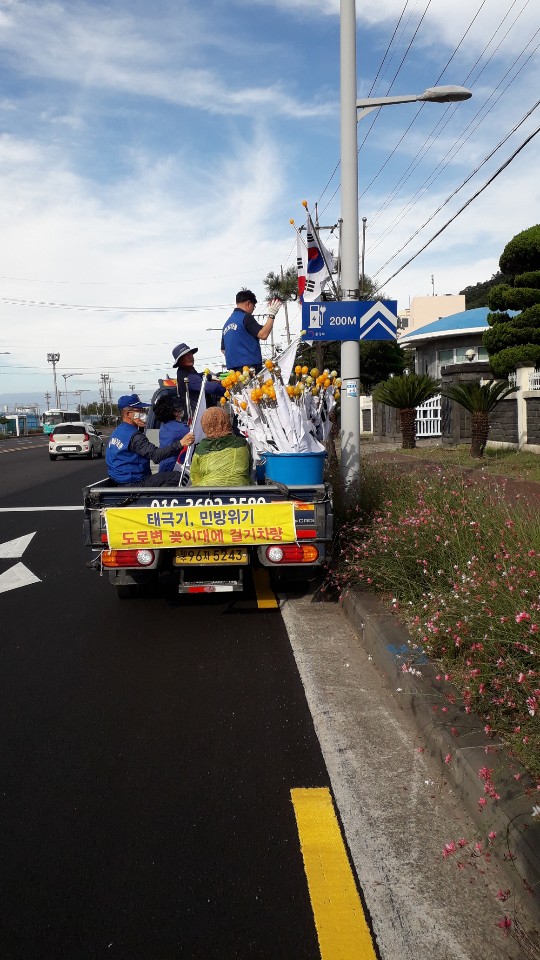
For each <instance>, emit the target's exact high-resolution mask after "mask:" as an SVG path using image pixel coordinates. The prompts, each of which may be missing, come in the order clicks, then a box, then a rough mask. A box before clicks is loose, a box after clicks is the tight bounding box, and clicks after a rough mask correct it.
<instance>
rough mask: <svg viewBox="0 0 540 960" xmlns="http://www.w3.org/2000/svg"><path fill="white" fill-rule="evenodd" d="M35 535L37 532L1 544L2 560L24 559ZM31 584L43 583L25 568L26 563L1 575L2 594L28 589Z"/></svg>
mask: <svg viewBox="0 0 540 960" xmlns="http://www.w3.org/2000/svg"><path fill="white" fill-rule="evenodd" d="M35 535H36V531H35V530H34V533H27V534H26V536H24V537H17V538H16V539H15V540H6V542H5V543H0V559H2V560H10V559H11V558H14V559H17V558H18V557H22V555H23V553H24V551H25V550H26V548H27V546H28V544H29V543H30V541H31V540H32V538H33V537H35ZM31 583H41V580H40V579H39V577H36V575H35V574H34V573H32V571H31V570H29V569H28V567H25V565H24V563H16V564H15V566H14V567H10V569H9V570H6V571H5V573H2V574H1V575H0V593H7V592H8V590H17V588H18V587H27V586H29V584H31Z"/></svg>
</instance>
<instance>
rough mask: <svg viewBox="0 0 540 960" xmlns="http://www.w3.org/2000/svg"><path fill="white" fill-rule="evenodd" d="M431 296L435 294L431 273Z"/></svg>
mask: <svg viewBox="0 0 540 960" xmlns="http://www.w3.org/2000/svg"><path fill="white" fill-rule="evenodd" d="M431 296H432V297H434V296H435V277H434V276H433V274H431Z"/></svg>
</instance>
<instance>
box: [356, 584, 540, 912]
mask: <svg viewBox="0 0 540 960" xmlns="http://www.w3.org/2000/svg"><path fill="white" fill-rule="evenodd" d="M343 609H344V611H345V614H346V616H347V618H348V619H349V621H350V623H351V625H352V626H353V628H354V629H355V631H356V632H357V634H358V637H359V640H360V642H361V644H362V646H363V647H364V649H365V650H366V651H367V652H368V653H369V654H370V655H371V656H372V657H373V661H374V663H375V664H376V665H377V667H378V668H379V670H380V671H381V672H382V673H383V674H384V676H385V678H386V679H387V681H388V684H389V688H390V689H391V690H393V691H396V690H399V701H400V704H401V706H402V707H403V709H404V710H406V711H407V712H408V713H409V714H410V715H411V717H412V718H413V719H414V722H415V724H416V725H417V727H418V732H419V734H421V736H422V738H423V741H424V744H425V747H426V749H428V750H429V751H430V753H431V754H432V755H433V756H435V757H437V759H438V760H439V762H440V763H441V768H442V769H443V770H444V776H445V777H446V779H447V780H448V781H449V782H451V783H452V785H453V787H454V789H455V791H456V793H457V795H458V796H459V797H460V799H461V800H462V802H463V804H464V807H465V809H466V810H467V812H468V813H469V815H470V817H471V819H472V820H473V821H474V822H475V823H476V825H477V827H478V830H479V831H480V832H485V831H486V827H488V828H489V829H490V830H494V831H495V832H496V833H497V835H498V837H499V838H503V842H502V844H499V845H494V847H493V853H494V855H496V856H499V857H500V858H501V863H502V866H503V868H504V869H505V871H506V873H507V875H508V880H509V883H510V882H511V883H512V884H513V885H515V884H516V872H517V873H518V874H519V875H520V876H521V878H522V879H523V881H524V882H523V884H522V886H523V891H522V892H523V893H525V894H526V896H525V897H524V898H523V900H524V905H525V907H526V908H527V909H528V910H529V912H530V913H531V914H532V915H534V916H535V919H536V922H537V923H540V817H536V818H534V819H532V816H531V815H532V810H533V806H535V805H540V793H539V792H538V790H536V787H535V784H534V783H533V781H532V780H531V778H530V776H529V775H528V773H527V771H526V770H525V769H524V767H522V765H521V764H520V763H519V762H518V761H517V760H514V759H513V758H510V757H509V756H508V754H507V752H506V750H505V748H504V745H503V744H502V743H501V741H499V740H494V739H493V738H489V737H488V736H487V735H486V733H485V732H484V727H483V724H482V723H481V721H480V720H479V719H478V718H477V717H475V716H473V715H469V714H467V713H466V711H465V708H464V705H463V704H462V703H460V696H459V692H458V690H457V689H456V688H455V687H453V685H452V684H451V683H447V682H445V680H444V678H441V676H440V672H439V670H438V668H437V667H436V666H435V665H434V664H433V663H431V662H430V661H429V660H428V659H427V658H426V657H425V656H424V655H423V654H422V653H421V652H420V651H418V650H413V649H412V646H411V645H410V642H409V641H410V638H409V634H408V632H407V630H406V629H405V628H404V627H403V626H402V625H401V624H400V623H399V622H398V620H397V618H396V617H395V616H394V615H393V614H392V613H388V611H387V610H386V609H385V608H384V607H383V605H382V603H381V602H380V601H379V599H378V598H377V597H376V596H374V595H372V594H370V593H368V592H366V593H359V592H356V591H355V592H350V593H348V594H347V595H346V596H345V597H344V599H343ZM404 667H405V670H404ZM409 667H410V668H411V669H412V672H409ZM447 695H450V697H452V695H453V696H454V697H455V701H456V702H455V704H454V705H452V704H451V703H450V702H449V701H448V700H447V699H446V697H447ZM443 707H445V708H446V711H447V712H445V713H443V712H442V709H441V708H443ZM447 756H450V757H451V760H450V762H448V763H445V757H447ZM486 767H487V768H489V769H492V770H493V776H492V779H493V784H494V786H495V788H496V791H497V793H498V794H499V795H500V800H496V801H493V800H488V802H487V805H486V806H485V807H482V806H480V805H479V803H478V800H479V798H480V797H484V780H482V779H481V777H479V770H480V769H481V768H486ZM516 776H519V777H520V779H519V781H518V780H516ZM525 825H527V826H525ZM527 887H529V888H530V889H531V890H533V891H535V892H536V893H535V895H534V896H533V895H531V894H530V893H529V891H528V890H527Z"/></svg>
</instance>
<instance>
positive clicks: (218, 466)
mask: <svg viewBox="0 0 540 960" xmlns="http://www.w3.org/2000/svg"><path fill="white" fill-rule="evenodd" d="M201 427H202V428H203V430H204V432H205V434H206V439H205V440H201V441H200V443H198V444H197V449H196V452H195V453H194V454H193V459H192V461H191V469H190V480H191V485H192V486H193V487H246V486H248V485H249V484H251V482H252V481H251V456H250V450H249V444H248V442H247V440H245V439H244V437H237V436H235V435H234V434H233V431H232V426H231V421H230V418H229V416H228V415H227V414H226V413H225V411H224V410H222V409H221V407H210V408H209V409H208V410H205V412H204V413H203V415H202V417H201Z"/></svg>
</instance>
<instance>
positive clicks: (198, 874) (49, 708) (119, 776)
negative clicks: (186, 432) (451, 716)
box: [0, 438, 529, 960]
mask: <svg viewBox="0 0 540 960" xmlns="http://www.w3.org/2000/svg"><path fill="white" fill-rule="evenodd" d="M104 474H105V465H104V462H103V461H100V460H96V461H93V462H90V461H86V460H68V461H64V460H58V461H56V462H55V463H52V462H51V461H50V460H49V458H48V452H47V442H46V440H44V439H43V438H35V439H30V440H20V441H15V442H13V443H12V442H10V441H8V442H7V443H6V442H3V443H2V444H0V618H1V619H0V622H1V627H2V629H1V632H0V704H1V707H0V724H1V727H0V729H1V731H2V737H1V741H0V742H1V744H2V747H1V749H2V756H1V759H0V771H1V777H2V782H1V787H0V832H1V836H2V860H1V868H0V904H1V908H0V909H1V922H0V960H48V958H54V960H101V958H102V957H103V958H109V957H110V958H117V960H177V958H186V960H217V958H219V960H232V958H241V960H248V958H255V957H256V958H258V960H266V958H268V960H281V958H283V960H289V958H290V960H293V958H294V960H302V958H309V960H318V958H322V960H376V957H377V956H379V954H377V952H376V951H377V949H379V950H380V956H381V957H382V958H383V960H396V958H398V957H399V958H400V960H521V958H522V957H524V956H529V954H526V953H524V952H523V950H522V941H520V940H519V939H518V938H517V936H516V934H515V931H516V928H517V924H516V923H514V926H513V928H512V935H511V936H507V935H506V933H505V931H503V930H501V927H500V924H501V918H502V917H503V915H504V914H506V913H507V912H512V911H514V910H515V907H514V906H513V905H511V904H510V902H509V904H508V905H507V904H506V903H501V902H500V900H499V899H498V893H497V891H498V890H499V891H500V888H501V887H502V886H503V885H504V884H505V880H504V878H503V877H502V875H501V873H500V871H499V869H498V867H497V865H496V863H495V862H491V859H490V858H489V857H488V856H487V854H486V857H483V856H482V857H480V856H477V855H475V852H474V850H475V848H474V842H473V841H474V840H475V839H479V840H481V841H482V843H483V844H487V840H486V836H485V834H484V835H480V836H478V834H477V833H476V834H475V828H474V825H473V824H472V823H471V822H470V821H469V819H468V818H467V816H466V815H465V814H464V811H463V809H462V807H461V804H460V802H459V800H458V798H457V797H456V796H455V795H454V794H453V793H452V790H451V788H450V787H449V785H448V783H447V782H446V779H445V777H444V770H441V766H440V763H439V762H438V760H437V759H436V758H433V757H430V756H429V755H428V752H427V751H425V750H424V747H423V745H422V732H421V731H420V732H419V731H418V729H417V728H416V727H415V726H414V724H413V723H412V721H411V719H410V717H408V716H406V715H405V714H404V712H403V710H402V708H401V704H400V702H399V696H400V694H399V688H398V691H397V694H396V691H395V690H390V689H388V687H387V686H385V683H384V681H383V680H382V678H381V675H380V674H379V673H378V671H377V670H376V669H375V667H374V665H373V663H371V662H370V661H371V657H370V656H368V654H367V652H366V651H365V650H364V648H363V646H362V644H361V642H360V641H359V637H358V633H357V632H355V630H354V629H352V626H351V624H350V623H348V622H347V621H346V619H345V617H344V614H343V611H342V610H341V609H340V608H339V607H338V605H337V604H333V603H314V602H312V598H310V597H309V596H306V597H298V596H297V597H294V596H292V597H289V598H288V599H287V600H286V601H285V600H284V598H281V611H280V610H278V609H274V610H271V609H259V608H258V605H257V600H256V595H255V592H254V590H253V589H251V591H250V590H249V589H248V590H247V591H246V593H245V594H244V595H242V596H240V597H237V596H236V595H234V596H233V597H232V598H231V596H230V595H229V596H228V599H225V600H221V599H220V596H223V595H216V596H208V595H206V596H204V597H179V596H178V595H175V594H171V593H166V592H162V594H161V596H158V597H156V598H145V599H136V600H129V601H121V600H119V599H118V598H117V596H116V591H115V590H114V589H113V588H112V587H111V585H110V584H109V583H108V581H107V579H106V578H105V577H104V578H103V579H101V578H100V577H99V575H98V573H96V572H95V571H93V570H90V569H88V568H87V567H86V566H85V563H86V561H87V560H88V559H89V557H88V553H89V551H88V550H87V548H85V547H84V546H83V538H82V487H83V486H84V485H85V484H87V483H89V482H92V481H93V480H97V479H99V478H101V477H102V476H104ZM285 624H286V627H285ZM396 697H397V698H396ZM479 791H480V787H479ZM327 801H329V803H330V806H332V801H333V805H334V806H335V812H334V813H335V823H333V822H332V820H331V819H329V818H328V808H327ZM334 828H335V829H334ZM487 830H489V820H486V833H487ZM344 836H346V838H347V844H348V850H349V851H350V854H349V859H350V860H351V861H352V863H353V864H354V867H353V868H352V869H351V865H350V862H349V859H348V857H347V853H346V851H345V848H344V847H343V837H344ZM458 838H466V841H467V846H466V848H464V852H463V853H461V854H456V857H455V858H449V860H446V859H445V858H443V856H442V851H443V849H444V846H445V844H447V843H448V842H449V841H451V840H457V839H458ZM340 844H341V847H342V848H343V849H342V851H341V854H342V855H341V854H340ZM458 856H459V859H458ZM355 878H357V879H355ZM360 886H361V892H360V894H359V887H360ZM513 916H514V918H515V913H513ZM369 924H371V925H372V927H373V930H374V931H375V933H374V935H372V934H371V932H370V929H369ZM375 937H376V945H375V944H374V938H375Z"/></svg>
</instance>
